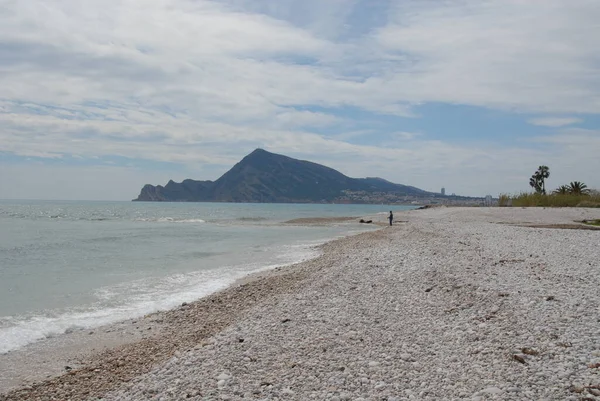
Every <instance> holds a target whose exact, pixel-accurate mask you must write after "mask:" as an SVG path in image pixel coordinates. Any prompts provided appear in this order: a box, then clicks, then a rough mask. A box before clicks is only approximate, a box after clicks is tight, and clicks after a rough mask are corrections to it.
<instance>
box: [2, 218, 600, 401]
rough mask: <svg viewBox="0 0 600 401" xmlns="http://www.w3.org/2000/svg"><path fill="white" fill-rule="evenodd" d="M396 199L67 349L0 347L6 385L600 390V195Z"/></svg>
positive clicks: (113, 391)
mask: <svg viewBox="0 0 600 401" xmlns="http://www.w3.org/2000/svg"><path fill="white" fill-rule="evenodd" d="M394 215H395V218H396V221H397V222H396V223H395V224H394V226H392V227H389V226H385V222H386V221H385V218H386V216H385V215H377V216H370V217H369V219H373V220H374V222H375V223H376V224H381V229H380V230H377V231H373V232H368V233H363V234H359V235H355V236H351V237H347V238H343V239H339V240H336V241H332V242H329V243H327V244H325V245H322V246H320V251H321V255H320V256H319V257H317V258H315V259H313V260H310V261H307V262H304V263H301V264H297V265H293V266H289V267H284V268H280V269H278V270H274V271H271V272H263V273H260V274H257V275H254V276H252V277H248V278H247V279H245V280H242V281H240V282H237V283H236V284H235V285H233V286H231V287H229V288H227V289H226V290H223V291H220V292H218V293H215V294H213V295H210V296H208V297H205V298H202V299H200V300H198V301H196V302H193V303H189V304H184V305H181V306H180V307H179V308H176V309H173V310H170V311H166V312H159V313H155V314H151V315H147V316H145V317H144V318H142V319H137V320H135V321H127V322H121V323H118V324H116V325H112V326H110V327H105V328H102V329H101V330H95V332H94V334H89V333H86V334H85V335H83V334H82V333H79V334H78V335H79V337H77V338H75V337H74V339H73V344H79V345H78V346H75V345H73V346H72V347H70V348H71V351H69V350H65V348H64V347H63V348H62V349H61V350H60V351H55V353H53V351H52V349H48V347H46V349H45V351H40V352H31V348H30V349H29V351H28V350H27V349H24V350H22V351H17V352H15V353H11V354H7V355H0V373H2V374H3V375H8V374H10V375H13V376H14V377H11V379H12V380H10V381H9V380H5V381H1V380H0V383H6V384H5V388H0V400H1V401H9V400H10V401H13V400H106V401H108V400H111V401H117V400H165V401H166V400H183V399H190V400H332V401H334V400H355V401H358V400H387V401H393V400H397V401H398V400H473V401H483V400H540V401H541V400H573V401H575V400H577V401H582V400H588V401H589V400H600V230H594V229H589V228H590V227H589V226H584V225H583V224H581V223H578V222H580V221H582V220H589V219H600V209H581V208H564V209H563V208H560V209H543V208H527V209H525V208H431V209H426V210H414V211H403V212H398V213H394ZM301 223H302V222H296V224H301ZM357 224H358V223H357ZM584 228H588V229H584ZM84 338H85V340H84ZM117 339H120V340H119V341H117ZM82 344H83V345H82ZM86 344H87V345H86ZM103 344H104V345H106V346H102V345H103ZM91 345H94V347H92V346H91ZM73 349H76V350H78V351H77V352H78V353H80V354H81V355H75V354H73V352H74V351H73ZM67 356H68V358H67ZM40 358H42V359H44V360H54V361H56V362H57V363H55V364H54V365H52V366H50V365H51V364H48V366H49V367H48V369H49V370H48V371H49V372H50V374H48V372H38V373H39V374H37V375H35V374H31V373H29V374H28V373H27V372H28V370H35V369H34V368H33V367H32V366H35V365H36V364H38V365H39V364H40V363H41V362H42V360H41V359H40ZM74 359H76V360H77V361H78V362H77V364H74V365H73V366H68V367H69V369H66V367H65V366H64V365H65V363H67V360H74ZM63 361H65V362H64V363H63ZM47 376H50V377H47Z"/></svg>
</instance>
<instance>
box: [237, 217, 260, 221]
mask: <svg viewBox="0 0 600 401" xmlns="http://www.w3.org/2000/svg"><path fill="white" fill-rule="evenodd" d="M236 220H238V221H265V220H268V219H267V218H266V217H238V218H237V219H236Z"/></svg>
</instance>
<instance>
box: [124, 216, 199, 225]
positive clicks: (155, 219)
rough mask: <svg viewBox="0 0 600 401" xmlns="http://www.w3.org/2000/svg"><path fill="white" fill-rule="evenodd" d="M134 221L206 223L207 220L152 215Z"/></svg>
mask: <svg viewBox="0 0 600 401" xmlns="http://www.w3.org/2000/svg"><path fill="white" fill-rule="evenodd" d="M134 221H143V222H154V223H198V224H200V223H206V220H202V219H180V218H175V217H151V218H139V219H135V220H134Z"/></svg>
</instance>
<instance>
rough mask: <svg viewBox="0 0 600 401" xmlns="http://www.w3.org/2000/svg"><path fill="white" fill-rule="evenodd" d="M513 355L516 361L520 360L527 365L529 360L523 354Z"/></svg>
mask: <svg viewBox="0 0 600 401" xmlns="http://www.w3.org/2000/svg"><path fill="white" fill-rule="evenodd" d="M512 357H513V359H514V360H515V361H517V362H520V363H522V364H524V365H527V361H526V360H525V358H523V356H522V355H519V354H515V355H513V356H512Z"/></svg>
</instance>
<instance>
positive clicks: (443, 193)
mask: <svg viewBox="0 0 600 401" xmlns="http://www.w3.org/2000/svg"><path fill="white" fill-rule="evenodd" d="M441 192H442V196H445V195H446V188H442V191H441Z"/></svg>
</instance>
